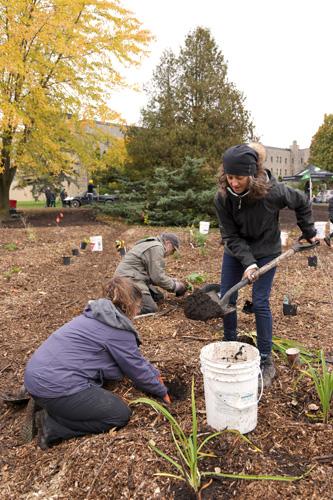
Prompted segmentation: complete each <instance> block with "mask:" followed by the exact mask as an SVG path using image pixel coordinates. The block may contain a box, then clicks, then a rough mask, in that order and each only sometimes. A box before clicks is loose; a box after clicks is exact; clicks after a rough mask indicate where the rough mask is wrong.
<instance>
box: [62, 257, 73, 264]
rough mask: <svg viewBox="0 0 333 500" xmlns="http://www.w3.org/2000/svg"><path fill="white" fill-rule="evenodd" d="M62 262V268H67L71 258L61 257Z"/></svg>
mask: <svg viewBox="0 0 333 500" xmlns="http://www.w3.org/2000/svg"><path fill="white" fill-rule="evenodd" d="M62 262H63V264H64V266H69V264H70V263H71V258H70V257H67V256H63V258H62Z"/></svg>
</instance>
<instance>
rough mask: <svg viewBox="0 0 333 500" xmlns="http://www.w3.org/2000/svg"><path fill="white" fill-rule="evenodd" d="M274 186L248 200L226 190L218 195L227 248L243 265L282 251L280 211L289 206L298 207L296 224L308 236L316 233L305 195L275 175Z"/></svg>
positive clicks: (293, 208)
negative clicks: (257, 196) (259, 195)
mask: <svg viewBox="0 0 333 500" xmlns="http://www.w3.org/2000/svg"><path fill="white" fill-rule="evenodd" d="M269 182H270V184H271V189H270V190H269V192H268V194H267V195H266V196H265V197H264V198H262V199H260V200H249V199H248V196H243V197H242V196H238V195H236V194H233V193H230V192H229V191H227V195H226V196H225V197H223V196H222V194H221V193H220V192H219V193H217V195H216V196H215V207H216V211H217V216H218V219H219V223H220V230H221V235H222V239H223V241H224V243H225V252H226V253H227V254H229V255H232V256H234V257H236V259H238V260H239V261H240V262H241V263H242V265H243V266H244V268H247V267H248V266H250V265H251V264H255V263H256V259H259V258H261V257H268V256H276V255H279V254H280V253H281V239H280V228H279V212H280V210H281V209H282V208H285V207H288V208H290V209H292V210H295V213H296V218H297V225H298V226H299V228H300V229H301V231H302V233H303V235H304V236H305V237H306V238H312V237H313V236H315V234H316V230H315V229H314V223H313V219H312V211H311V206H310V204H309V201H308V200H307V198H306V196H305V195H304V194H303V193H302V192H301V191H299V190H297V189H292V188H290V187H288V186H286V185H285V184H283V183H282V182H276V181H275V179H271V180H269Z"/></svg>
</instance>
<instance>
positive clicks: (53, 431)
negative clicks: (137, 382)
mask: <svg viewBox="0 0 333 500" xmlns="http://www.w3.org/2000/svg"><path fill="white" fill-rule="evenodd" d="M34 399H35V401H36V403H37V404H38V406H40V407H41V408H44V409H45V410H46V411H47V418H46V419H45V422H44V432H45V435H46V438H47V444H48V445H50V444H52V442H55V441H59V440H65V439H70V438H72V437H77V436H84V435H85V434H99V433H101V432H105V431H108V430H109V429H111V428H113V427H116V428H119V427H123V426H125V425H126V424H127V423H128V421H129V419H130V416H131V410H130V409H129V408H128V406H127V405H126V404H125V403H124V402H123V401H122V400H121V399H120V398H119V397H118V396H115V395H114V394H112V392H110V391H107V390H105V389H102V388H101V387H97V386H92V387H89V388H88V389H85V390H83V391H81V392H78V393H76V394H72V395H71V396H63V397H60V398H37V397H34Z"/></svg>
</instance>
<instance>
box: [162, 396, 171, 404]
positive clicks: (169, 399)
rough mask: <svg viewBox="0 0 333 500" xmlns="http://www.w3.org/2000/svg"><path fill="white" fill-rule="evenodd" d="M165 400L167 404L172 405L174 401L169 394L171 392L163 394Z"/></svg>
mask: <svg viewBox="0 0 333 500" xmlns="http://www.w3.org/2000/svg"><path fill="white" fill-rule="evenodd" d="M163 401H164V403H166V404H167V405H171V403H172V401H171V398H170V396H169V394H168V393H166V395H165V396H163Z"/></svg>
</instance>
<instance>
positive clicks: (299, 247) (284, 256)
mask: <svg viewBox="0 0 333 500" xmlns="http://www.w3.org/2000/svg"><path fill="white" fill-rule="evenodd" d="M319 244H320V242H319V241H315V242H313V243H308V244H305V245H302V244H296V245H294V246H293V247H292V248H290V249H289V250H287V251H286V252H283V253H282V254H281V255H279V256H278V257H276V258H275V259H273V260H271V261H270V262H268V264H265V265H264V266H262V267H260V268H259V269H258V270H257V271H255V272H254V273H253V275H254V278H255V279H258V278H260V276H262V275H263V274H265V273H267V271H270V270H271V269H273V267H276V266H277V265H278V264H279V263H280V262H281V261H282V260H284V259H287V258H288V257H291V256H292V255H294V254H295V253H297V252H302V251H303V250H310V249H311V248H314V247H316V246H317V245H319ZM249 283H251V282H250V280H249V279H248V278H245V279H243V280H241V281H239V282H238V283H236V285H234V286H233V287H232V288H230V289H229V290H228V291H227V293H225V294H224V295H223V297H222V299H221V308H222V311H223V312H224V313H226V314H228V312H230V311H228V305H229V300H230V297H231V295H232V294H233V293H235V292H238V290H240V289H241V288H243V287H244V286H246V285H248V284H249Z"/></svg>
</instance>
